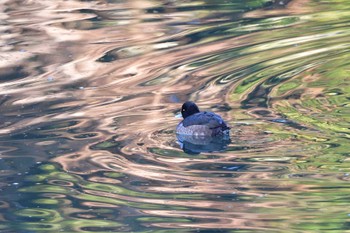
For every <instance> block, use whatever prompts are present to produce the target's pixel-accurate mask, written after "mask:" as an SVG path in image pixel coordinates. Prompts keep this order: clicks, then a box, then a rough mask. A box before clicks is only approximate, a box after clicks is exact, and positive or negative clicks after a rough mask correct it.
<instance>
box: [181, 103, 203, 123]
mask: <svg viewBox="0 0 350 233" xmlns="http://www.w3.org/2000/svg"><path fill="white" fill-rule="evenodd" d="M197 112H199V108H198V106H197V105H196V104H195V103H193V102H191V101H187V102H185V103H184V104H183V105H182V107H181V115H182V117H183V118H184V119H185V118H186V117H188V116H191V115H193V114H195V113H197Z"/></svg>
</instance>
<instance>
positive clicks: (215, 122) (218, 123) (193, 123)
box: [177, 112, 230, 136]
mask: <svg viewBox="0 0 350 233" xmlns="http://www.w3.org/2000/svg"><path fill="white" fill-rule="evenodd" d="M229 129H230V128H229V127H228V126H227V125H226V123H225V121H224V120H223V119H222V118H221V117H220V116H219V115H217V114H215V113H213V112H199V113H196V114H193V115H191V116H188V117H186V118H185V119H184V120H183V121H182V122H181V123H180V124H179V125H178V127H177V133H180V134H181V133H183V134H198V135H212V136H214V135H217V134H221V133H223V132H224V131H227V130H229Z"/></svg>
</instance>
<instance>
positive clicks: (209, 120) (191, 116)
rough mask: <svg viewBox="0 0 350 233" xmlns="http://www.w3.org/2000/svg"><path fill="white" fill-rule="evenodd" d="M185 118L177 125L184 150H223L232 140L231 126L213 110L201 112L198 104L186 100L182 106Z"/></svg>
mask: <svg viewBox="0 0 350 233" xmlns="http://www.w3.org/2000/svg"><path fill="white" fill-rule="evenodd" d="M181 115H182V117H183V120H182V121H181V122H180V123H179V124H178V125H177V127H176V135H177V139H178V142H179V144H180V146H181V148H182V149H183V150H184V152H186V153H188V154H199V153H201V152H214V151H223V150H225V149H226V148H227V145H228V144H229V143H230V142H231V140H230V127H228V126H227V124H226V123H225V121H224V120H223V119H222V118H221V117H220V116H219V115H217V114H215V113H213V112H200V111H199V108H198V106H197V105H196V104H195V103H193V102H191V101H187V102H185V103H184V104H183V105H182V107H181Z"/></svg>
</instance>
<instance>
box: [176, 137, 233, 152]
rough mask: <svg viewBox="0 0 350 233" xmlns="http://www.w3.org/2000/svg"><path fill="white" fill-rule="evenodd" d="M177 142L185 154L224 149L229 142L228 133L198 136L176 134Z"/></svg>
mask: <svg viewBox="0 0 350 233" xmlns="http://www.w3.org/2000/svg"><path fill="white" fill-rule="evenodd" d="M176 137H177V142H178V144H179V145H180V147H181V149H182V150H183V151H184V152H185V153H187V154H193V155H195V154H200V153H203V152H219V151H225V150H226V149H227V146H228V144H230V143H231V139H230V136H229V135H220V136H215V137H213V136H199V135H183V134H176Z"/></svg>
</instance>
